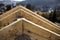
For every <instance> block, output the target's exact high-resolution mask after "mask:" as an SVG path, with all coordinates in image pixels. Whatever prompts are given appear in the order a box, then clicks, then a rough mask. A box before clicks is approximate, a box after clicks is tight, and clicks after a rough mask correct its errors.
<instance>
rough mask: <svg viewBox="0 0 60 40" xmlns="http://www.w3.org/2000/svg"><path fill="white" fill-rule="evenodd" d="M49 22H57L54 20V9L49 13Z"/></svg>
mask: <svg viewBox="0 0 60 40" xmlns="http://www.w3.org/2000/svg"><path fill="white" fill-rule="evenodd" d="M49 20H50V21H52V22H56V21H57V18H56V9H55V10H54V12H53V13H50V15H49Z"/></svg>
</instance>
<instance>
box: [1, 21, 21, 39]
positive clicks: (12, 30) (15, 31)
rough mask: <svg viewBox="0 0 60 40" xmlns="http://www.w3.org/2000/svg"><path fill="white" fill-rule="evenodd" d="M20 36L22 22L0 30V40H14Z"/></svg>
mask: <svg viewBox="0 0 60 40" xmlns="http://www.w3.org/2000/svg"><path fill="white" fill-rule="evenodd" d="M20 34H22V21H19V22H18V23H15V24H14V25H10V26H8V27H6V28H4V29H3V28H2V29H0V40H14V38H15V37H16V36H18V35H20Z"/></svg>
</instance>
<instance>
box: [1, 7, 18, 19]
mask: <svg viewBox="0 0 60 40" xmlns="http://www.w3.org/2000/svg"><path fill="white" fill-rule="evenodd" d="M18 9H19V6H17V7H15V8H13V9H11V10H10V11H8V12H6V13H3V14H2V15H0V19H2V18H3V17H5V16H7V15H9V14H11V13H13V12H15V11H16V10H18Z"/></svg>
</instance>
